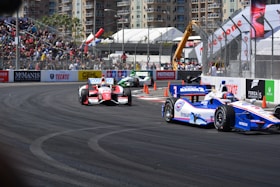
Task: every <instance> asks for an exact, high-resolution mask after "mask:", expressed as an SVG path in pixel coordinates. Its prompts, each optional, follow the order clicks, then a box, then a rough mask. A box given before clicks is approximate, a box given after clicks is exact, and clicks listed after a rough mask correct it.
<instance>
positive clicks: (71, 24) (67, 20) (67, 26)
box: [40, 14, 83, 42]
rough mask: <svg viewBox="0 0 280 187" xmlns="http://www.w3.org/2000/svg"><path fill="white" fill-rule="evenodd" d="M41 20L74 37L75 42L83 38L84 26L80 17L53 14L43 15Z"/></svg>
mask: <svg viewBox="0 0 280 187" xmlns="http://www.w3.org/2000/svg"><path fill="white" fill-rule="evenodd" d="M40 22H42V23H43V24H45V25H47V26H49V27H52V28H54V29H56V30H58V31H60V32H62V33H63V34H64V36H71V37H73V38H74V41H75V42H76V41H77V40H80V38H82V33H83V28H82V24H81V22H80V19H79V18H72V17H70V16H69V15H67V14H53V15H51V16H44V17H42V18H41V20H40Z"/></svg>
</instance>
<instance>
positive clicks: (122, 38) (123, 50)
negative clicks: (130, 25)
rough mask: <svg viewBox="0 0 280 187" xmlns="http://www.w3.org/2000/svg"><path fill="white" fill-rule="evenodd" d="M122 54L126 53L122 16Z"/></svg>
mask: <svg viewBox="0 0 280 187" xmlns="http://www.w3.org/2000/svg"><path fill="white" fill-rule="evenodd" d="M121 20H122V52H123V53H124V18H123V16H122V19H121Z"/></svg>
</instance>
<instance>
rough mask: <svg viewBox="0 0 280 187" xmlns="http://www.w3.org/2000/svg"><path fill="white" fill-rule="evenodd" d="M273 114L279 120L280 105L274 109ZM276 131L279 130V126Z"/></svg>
mask: <svg viewBox="0 0 280 187" xmlns="http://www.w3.org/2000/svg"><path fill="white" fill-rule="evenodd" d="M273 114H274V116H275V117H276V118H278V119H280V105H276V106H275V107H274V111H273ZM278 130H280V125H279V126H278Z"/></svg>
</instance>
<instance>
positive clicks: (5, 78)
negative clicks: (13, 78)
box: [0, 70, 9, 82]
mask: <svg viewBox="0 0 280 187" xmlns="http://www.w3.org/2000/svg"><path fill="white" fill-rule="evenodd" d="M0 82H9V71H1V70H0Z"/></svg>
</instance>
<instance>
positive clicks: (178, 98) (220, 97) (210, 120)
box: [162, 85, 280, 131]
mask: <svg viewBox="0 0 280 187" xmlns="http://www.w3.org/2000/svg"><path fill="white" fill-rule="evenodd" d="M169 91H170V93H171V95H172V97H169V98H167V99H166V101H165V103H164V104H163V106H162V116H163V117H164V119H165V121H166V122H172V121H180V122H185V123H188V124H194V125H200V126H210V125H214V126H215V128H216V129H217V130H218V131H231V130H232V129H235V130H241V131H253V130H267V129H270V128H272V127H277V128H278V129H279V127H280V119H279V118H280V105H278V106H276V107H275V109H274V111H273V112H270V111H266V110H264V109H263V108H261V107H260V106H257V105H254V104H252V103H250V102H246V101H241V100H238V99H237V98H236V97H235V96H234V95H233V94H232V93H229V92H227V91H226V90H223V91H222V90H219V91H216V90H214V91H209V90H208V89H207V88H206V87H205V86H204V85H185V86H184V85H170V90H169ZM189 97H190V98H189ZM201 97H203V99H202V100H199V98H201Z"/></svg>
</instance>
